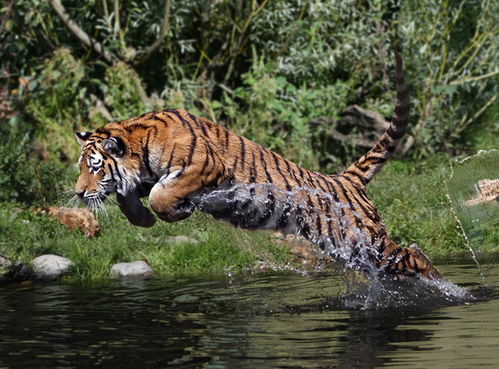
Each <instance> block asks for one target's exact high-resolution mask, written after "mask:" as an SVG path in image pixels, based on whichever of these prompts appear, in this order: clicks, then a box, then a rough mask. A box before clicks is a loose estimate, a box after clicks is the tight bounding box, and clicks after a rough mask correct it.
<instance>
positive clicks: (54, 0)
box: [48, 0, 119, 63]
mask: <svg viewBox="0 0 499 369" xmlns="http://www.w3.org/2000/svg"><path fill="white" fill-rule="evenodd" d="M48 1H49V4H50V5H51V6H52V8H53V9H54V10H55V11H56V13H57V14H58V15H59V17H61V19H62V21H63V22H64V24H65V25H66V27H68V28H69V30H70V31H71V32H73V34H74V35H75V36H76V37H78V39H79V40H80V41H81V42H83V43H84V44H85V45H87V46H88V47H90V48H92V49H93V50H94V51H95V52H96V53H98V54H100V55H102V56H103V57H104V59H106V61H108V62H109V63H114V62H116V61H118V60H119V58H118V57H117V56H116V55H114V54H113V53H111V52H109V51H107V50H105V49H104V48H103V47H102V45H101V44H100V43H99V42H98V41H96V40H94V39H93V38H92V37H90V36H89V35H88V34H87V33H86V32H85V31H84V30H83V29H81V27H80V26H78V25H77V24H76V23H75V22H74V21H73V20H72V19H71V18H70V17H69V14H68V13H67V11H66V9H65V8H64V6H63V5H62V4H61V2H60V1H59V0H48Z"/></svg>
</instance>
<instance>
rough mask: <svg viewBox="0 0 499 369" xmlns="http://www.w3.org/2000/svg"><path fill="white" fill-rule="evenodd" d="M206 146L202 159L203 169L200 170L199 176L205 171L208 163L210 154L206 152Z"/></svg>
mask: <svg viewBox="0 0 499 369" xmlns="http://www.w3.org/2000/svg"><path fill="white" fill-rule="evenodd" d="M208 147H209V146H208V145H206V146H205V147H204V148H205V158H204V163H203V167H202V169H201V174H200V175H201V176H202V175H203V174H204V171H205V170H206V168H207V167H208V164H209V163H210V152H209V151H208Z"/></svg>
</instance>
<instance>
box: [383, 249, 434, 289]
mask: <svg viewBox="0 0 499 369" xmlns="http://www.w3.org/2000/svg"><path fill="white" fill-rule="evenodd" d="M386 244H387V245H386V247H385V249H384V250H383V252H382V253H381V256H380V258H379V262H378V266H379V268H380V270H381V271H383V273H384V274H385V275H395V276H396V277H397V278H399V279H403V278H404V277H423V278H426V279H430V280H441V279H442V276H441V275H440V273H439V272H438V271H437V270H436V269H435V268H434V267H433V266H432V265H431V263H430V261H429V259H428V257H427V256H426V255H425V254H424V253H423V252H422V251H421V249H420V248H419V247H418V246H417V245H416V244H412V245H411V246H409V247H407V248H406V247H399V246H397V245H396V244H395V243H393V242H391V241H387V242H386Z"/></svg>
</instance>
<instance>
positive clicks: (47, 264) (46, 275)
mask: <svg viewBox="0 0 499 369" xmlns="http://www.w3.org/2000/svg"><path fill="white" fill-rule="evenodd" d="M71 265H73V263H72V262H71V260H69V259H66V258H64V257H62V256H58V255H50V254H47V255H41V256H38V257H36V258H34V259H33V260H32V261H31V266H32V267H33V273H34V278H35V279H36V280H40V281H54V280H56V279H57V278H59V277H60V276H61V275H62V274H64V273H65V272H67V271H68V269H69V267H70V266H71Z"/></svg>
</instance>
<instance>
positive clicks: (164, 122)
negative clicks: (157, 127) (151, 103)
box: [151, 114, 168, 126]
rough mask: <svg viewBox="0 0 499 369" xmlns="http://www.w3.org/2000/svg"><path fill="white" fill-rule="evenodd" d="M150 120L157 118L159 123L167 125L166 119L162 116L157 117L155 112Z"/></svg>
mask: <svg viewBox="0 0 499 369" xmlns="http://www.w3.org/2000/svg"><path fill="white" fill-rule="evenodd" d="M151 119H152V120H159V121H160V122H161V123H163V124H164V125H165V126H167V125H168V122H167V121H166V120H164V119H163V118H160V117H158V116H157V115H156V114H154V115H153V116H152V117H151Z"/></svg>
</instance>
